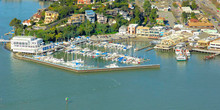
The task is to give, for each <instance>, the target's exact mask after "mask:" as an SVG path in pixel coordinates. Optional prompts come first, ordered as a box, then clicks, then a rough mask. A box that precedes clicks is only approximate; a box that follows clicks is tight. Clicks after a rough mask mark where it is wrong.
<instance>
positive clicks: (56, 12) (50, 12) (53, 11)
mask: <svg viewBox="0 0 220 110" xmlns="http://www.w3.org/2000/svg"><path fill="white" fill-rule="evenodd" d="M45 13H53V14H58V12H55V11H46V12H45Z"/></svg>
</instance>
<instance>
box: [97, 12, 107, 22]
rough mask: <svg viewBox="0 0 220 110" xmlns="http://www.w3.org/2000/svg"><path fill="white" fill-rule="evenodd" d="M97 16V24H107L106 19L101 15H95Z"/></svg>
mask: <svg viewBox="0 0 220 110" xmlns="http://www.w3.org/2000/svg"><path fill="white" fill-rule="evenodd" d="M96 15H97V22H98V23H101V24H106V23H107V20H108V18H107V17H106V16H104V15H103V13H102V14H96Z"/></svg>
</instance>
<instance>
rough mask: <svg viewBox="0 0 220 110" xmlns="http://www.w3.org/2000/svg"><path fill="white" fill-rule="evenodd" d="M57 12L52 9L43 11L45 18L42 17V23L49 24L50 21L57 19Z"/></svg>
mask: <svg viewBox="0 0 220 110" xmlns="http://www.w3.org/2000/svg"><path fill="white" fill-rule="evenodd" d="M58 16H59V13H57V12H54V11H46V12H45V18H44V24H49V23H51V22H54V21H55V20H57V19H58Z"/></svg>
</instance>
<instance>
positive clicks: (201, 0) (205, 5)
mask: <svg viewBox="0 0 220 110" xmlns="http://www.w3.org/2000/svg"><path fill="white" fill-rule="evenodd" d="M196 3H197V4H198V5H199V6H200V8H201V9H202V10H204V11H205V12H206V13H209V15H211V16H209V19H211V21H210V22H211V23H212V24H213V25H214V26H215V28H216V29H217V30H218V32H220V27H219V26H218V21H220V12H217V11H218V9H217V8H216V7H215V5H214V4H212V2H211V1H209V0H196ZM212 17H215V18H216V20H217V21H216V20H214V19H213V18H212Z"/></svg>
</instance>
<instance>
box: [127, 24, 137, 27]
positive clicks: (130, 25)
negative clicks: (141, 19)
mask: <svg viewBox="0 0 220 110" xmlns="http://www.w3.org/2000/svg"><path fill="white" fill-rule="evenodd" d="M136 26H138V24H129V26H128V27H136Z"/></svg>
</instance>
